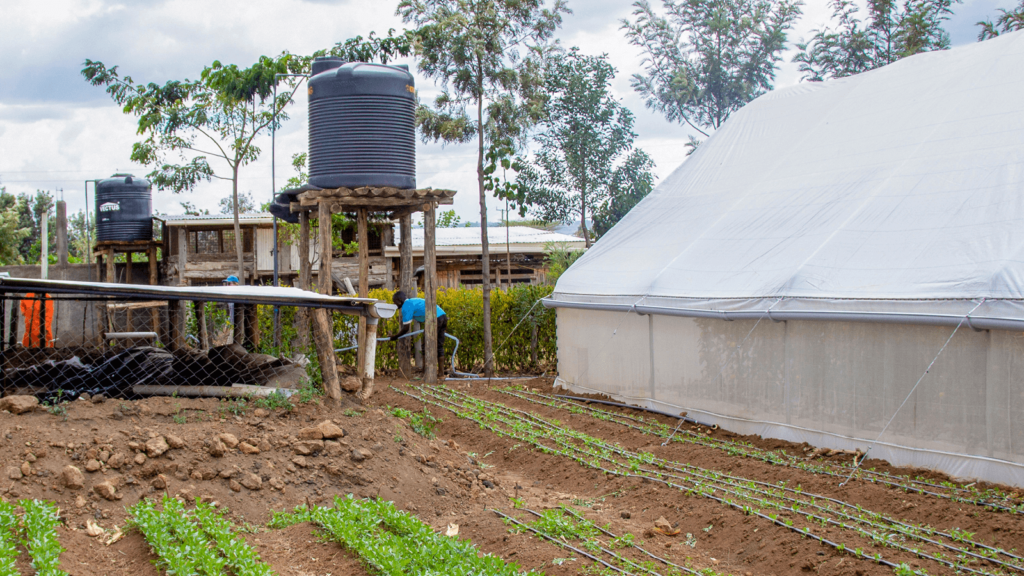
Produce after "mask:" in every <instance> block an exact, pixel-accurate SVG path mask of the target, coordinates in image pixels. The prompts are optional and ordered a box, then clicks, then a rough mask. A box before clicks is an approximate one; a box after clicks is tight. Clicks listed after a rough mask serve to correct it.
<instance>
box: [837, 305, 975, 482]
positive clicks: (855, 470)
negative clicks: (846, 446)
mask: <svg viewBox="0 0 1024 576" xmlns="http://www.w3.org/2000/svg"><path fill="white" fill-rule="evenodd" d="M984 303H985V299H984V298H982V299H981V302H978V304H977V305H976V306H975V307H974V308H971V311H970V312H968V313H967V314H966V315H965V316H964V317H963V318H961V319H960V322H959V323H957V325H956V328H953V333H952V334H950V335H949V338H946V343H945V344H943V345H942V348H939V351H938V353H937V354H935V357H934V358H932V361H931V362H929V363H928V367H927V368H925V369H924V372H923V373H922V374H921V377H920V378H918V379H917V383H916V384H914V387H913V388H911V389H910V393H909V394H907V397H906V398H904V399H903V402H902V403H901V404H900V406H899V408H897V409H896V411H895V412H893V413H892V418H889V421H888V422H886V423H885V426H884V427H883V428H882V431H881V432H879V433H878V438H875V441H874V442H872V443H871V444H870V445H869V446H868V449H867V450H865V451H864V457H863V458H861V459H860V462H859V463H855V464H854V466H853V471H852V472H850V476H849V477H848V478H847V479H846V480H843V482H842V483H840V484H839V487H840V488H842V487H843V486H846V484H847V483H849V482H850V480H851V479H852V478H853V475H854V474H856V473H857V469H858V468H860V465H861V464H863V463H864V461H865V460H867V459H868V453H869V452H871V449H872V448H874V447H875V444H878V441H879V440H881V439H882V435H883V434H885V431H886V430H888V429H889V425H890V424H892V421H893V420H895V419H896V415H897V414H899V413H900V410H902V409H903V407H904V406H905V405H906V404H907V401H908V400H910V397H911V396H913V395H914V391H915V390H917V387H918V386H919V385H920V384H921V381H922V380H924V377H925V376H927V375H928V372H929V371H930V370H931V369H932V366H934V365H935V361H936V360H938V359H939V356H941V355H942V352H943V351H944V350H945V349H946V346H949V343H950V342H951V341H952V340H953V336H956V332H957V330H959V329H960V327H961V326H963V325H964V322H967V321H969V320H970V318H971V314H974V311H975V310H977V309H978V308H979V307H980V306H981V305H982V304H984Z"/></svg>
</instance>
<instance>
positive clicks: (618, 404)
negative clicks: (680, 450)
mask: <svg viewBox="0 0 1024 576" xmlns="http://www.w3.org/2000/svg"><path fill="white" fill-rule="evenodd" d="M553 396H554V397H555V398H565V399H566V400H576V401H577V402H593V403H594V404H604V405H605V406H616V407H618V408H629V409H631V410H643V411H644V412H650V413H651V414H660V415H662V416H668V417H669V418H678V419H680V420H682V421H683V422H689V423H690V424H697V425H698V426H704V427H705V428H711V429H712V430H718V424H705V423H703V422H698V421H697V420H694V419H693V418H690V417H689V416H680V415H678V414H672V413H671V412H665V411H663V410H655V409H654V408H644V407H643V406H633V405H631V404H623V403H621V402H610V401H608V400H594V399H593V398H583V397H582V396H566V395H564V394H554V395H553Z"/></svg>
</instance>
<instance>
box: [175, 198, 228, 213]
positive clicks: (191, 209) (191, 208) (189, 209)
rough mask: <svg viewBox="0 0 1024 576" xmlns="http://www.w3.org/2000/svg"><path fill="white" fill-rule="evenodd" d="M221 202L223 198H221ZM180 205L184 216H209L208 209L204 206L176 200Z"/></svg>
mask: <svg viewBox="0 0 1024 576" xmlns="http://www.w3.org/2000/svg"><path fill="white" fill-rule="evenodd" d="M221 202H223V200H221ZM178 204H180V205H181V209H182V210H184V211H185V215H186V216H209V215H210V211H209V210H208V209H206V208H202V209H199V208H196V205H195V204H193V203H191V202H178Z"/></svg>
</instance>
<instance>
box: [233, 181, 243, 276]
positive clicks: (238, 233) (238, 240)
mask: <svg viewBox="0 0 1024 576" xmlns="http://www.w3.org/2000/svg"><path fill="white" fill-rule="evenodd" d="M232 171H233V173H232V178H231V198H232V200H233V201H234V205H233V208H234V210H233V211H234V213H235V253H236V254H237V255H238V283H239V284H245V260H244V258H245V256H244V255H243V253H242V226H241V225H240V224H239V223H238V164H235V166H234V167H233V169H232Z"/></svg>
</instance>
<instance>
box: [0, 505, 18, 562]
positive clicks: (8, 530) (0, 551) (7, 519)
mask: <svg viewBox="0 0 1024 576" xmlns="http://www.w3.org/2000/svg"><path fill="white" fill-rule="evenodd" d="M20 535H21V527H20V526H19V525H18V517H17V515H15V513H14V505H13V504H11V503H9V502H7V501H4V500H0V576H18V569H17V567H16V566H15V563H16V562H17V560H18V544H17V543H18V539H19V537H20Z"/></svg>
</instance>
